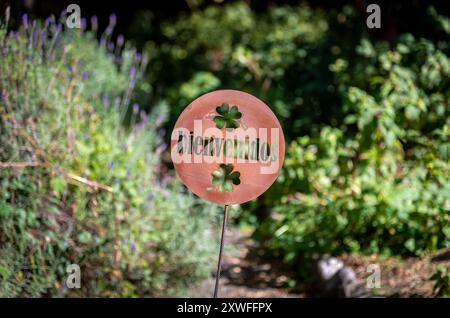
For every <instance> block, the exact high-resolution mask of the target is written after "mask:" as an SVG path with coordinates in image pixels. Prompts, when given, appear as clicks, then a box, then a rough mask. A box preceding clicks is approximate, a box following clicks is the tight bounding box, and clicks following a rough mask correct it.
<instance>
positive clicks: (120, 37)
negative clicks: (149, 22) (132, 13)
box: [117, 34, 125, 47]
mask: <svg viewBox="0 0 450 318" xmlns="http://www.w3.org/2000/svg"><path fill="white" fill-rule="evenodd" d="M124 42H125V38H124V36H123V35H122V34H119V35H118V36H117V47H121V46H122V45H123V44H124Z"/></svg>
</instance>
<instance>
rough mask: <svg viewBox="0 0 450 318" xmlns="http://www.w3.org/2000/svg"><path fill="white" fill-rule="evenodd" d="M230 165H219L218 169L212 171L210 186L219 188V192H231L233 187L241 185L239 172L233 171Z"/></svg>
mask: <svg viewBox="0 0 450 318" xmlns="http://www.w3.org/2000/svg"><path fill="white" fill-rule="evenodd" d="M233 169H234V167H233V165H232V164H224V163H222V164H220V167H219V169H217V170H214V171H213V172H212V173H211V175H212V184H215V185H218V186H219V191H222V192H232V191H233V185H239V184H241V180H240V176H241V173H240V172H239V171H233Z"/></svg>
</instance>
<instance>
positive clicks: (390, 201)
mask: <svg viewBox="0 0 450 318" xmlns="http://www.w3.org/2000/svg"><path fill="white" fill-rule="evenodd" d="M444 49H448V48H444ZM357 51H358V52H359V56H358V58H357V60H356V61H355V60H354V61H353V64H354V65H353V66H352V67H350V66H349V65H350V63H349V61H347V60H343V59H339V60H336V62H335V63H334V64H333V65H331V66H330V67H331V68H332V69H333V70H334V72H336V80H337V85H338V87H339V91H340V92H341V98H342V107H343V109H345V112H346V116H345V117H344V118H343V123H342V124H340V125H339V126H338V127H337V128H335V127H330V126H325V127H323V128H322V129H321V130H320V133H319V134H318V135H317V136H314V135H313V136H304V137H300V138H298V139H297V140H295V141H294V142H292V143H291V145H290V146H289V149H288V151H287V159H286V161H285V169H284V170H283V172H282V175H281V176H280V178H279V179H278V181H277V184H276V186H275V187H274V188H273V189H272V191H271V193H270V195H269V196H268V197H267V198H266V200H267V204H269V205H274V206H276V207H275V208H274V212H275V213H274V214H273V215H272V217H271V218H269V219H267V220H265V222H264V223H263V224H262V227H261V228H260V229H259V233H258V234H259V235H260V236H261V237H270V236H271V234H273V233H274V236H273V237H270V238H269V239H268V241H267V242H266V244H267V247H268V248H269V250H272V251H274V252H275V253H281V254H282V255H283V256H284V257H285V258H286V259H287V260H295V259H296V258H297V257H298V256H299V255H304V256H307V257H311V256H312V255H313V254H315V253H333V254H336V253H341V252H348V251H350V252H368V253H395V254H416V255H420V254H423V253H424V252H426V251H431V250H436V249H439V248H443V247H448V246H449V245H450V226H449V224H450V163H449V158H448V153H447V150H446V149H447V147H448V138H449V128H450V121H449V118H450V117H449V107H448V101H449V97H450V85H449V81H448V78H449V76H450V59H449V57H448V55H447V54H446V53H445V52H444V51H443V50H440V49H438V48H436V46H435V45H434V44H433V43H431V42H430V41H427V40H425V39H421V40H416V39H414V38H413V37H412V36H411V35H406V36H404V37H402V38H401V39H400V40H399V41H398V42H397V44H395V45H394V46H393V47H392V48H389V47H387V46H386V45H384V44H382V45H378V46H374V45H373V44H372V43H371V42H369V41H368V40H362V42H361V45H360V46H358V48H357Z"/></svg>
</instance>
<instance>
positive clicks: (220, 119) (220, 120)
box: [213, 116, 226, 129]
mask: <svg viewBox="0 0 450 318" xmlns="http://www.w3.org/2000/svg"><path fill="white" fill-rule="evenodd" d="M213 120H214V122H215V123H216V127H217V128H219V129H222V128H223V127H225V125H226V121H225V119H224V118H223V117H220V116H216V117H214V119H213Z"/></svg>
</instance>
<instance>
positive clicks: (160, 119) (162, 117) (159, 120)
mask: <svg viewBox="0 0 450 318" xmlns="http://www.w3.org/2000/svg"><path fill="white" fill-rule="evenodd" d="M165 120H166V115H163V114H161V115H158V117H156V124H157V125H161V124H162V123H163V122H164V121H165Z"/></svg>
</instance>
